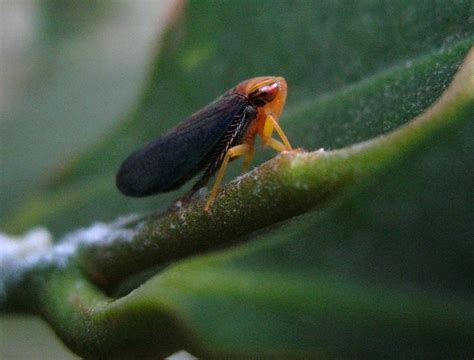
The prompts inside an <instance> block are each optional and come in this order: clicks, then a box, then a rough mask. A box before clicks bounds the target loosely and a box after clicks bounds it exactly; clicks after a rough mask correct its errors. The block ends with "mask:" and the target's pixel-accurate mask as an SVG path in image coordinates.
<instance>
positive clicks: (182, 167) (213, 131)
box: [116, 94, 248, 197]
mask: <svg viewBox="0 0 474 360" xmlns="http://www.w3.org/2000/svg"><path fill="white" fill-rule="evenodd" d="M247 106H248V100H247V99H246V98H245V97H243V96H241V95H239V94H227V95H224V96H222V97H220V98H219V99H217V100H216V101H214V102H213V103H211V104H209V105H208V106H206V107H205V108H203V109H202V110H200V111H198V112H197V113H195V114H193V115H191V116H190V117H189V118H187V119H186V120H184V121H183V122H181V123H180V124H178V125H177V126H176V127H174V128H173V129H171V130H170V131H168V132H167V133H166V134H164V135H163V136H161V137H160V138H158V139H156V140H154V141H152V142H151V143H149V144H148V145H146V146H145V147H144V148H143V149H140V150H138V151H136V152H134V153H133V154H132V155H130V156H129V157H128V158H127V159H126V160H125V161H124V162H123V164H122V166H121V167H120V169H119V171H118V173H117V177H116V184H117V187H118V189H119V190H120V191H121V192H122V193H123V194H125V195H128V196H136V197H141V196H147V195H152V194H155V193H159V192H166V191H170V190H173V189H176V188H178V187H179V186H181V185H182V184H183V183H184V182H185V181H187V180H188V179H190V178H191V177H192V176H194V175H195V174H196V173H198V172H199V171H200V170H202V168H203V167H204V166H206V164H207V162H206V157H207V156H208V155H209V153H210V152H211V151H212V149H213V147H214V146H215V145H216V144H217V143H218V142H219V140H220V139H221V138H222V136H224V134H225V133H226V130H227V128H228V126H229V125H230V124H231V123H232V120H233V119H234V118H235V117H238V116H241V114H242V113H243V111H245V108H246V107H247Z"/></svg>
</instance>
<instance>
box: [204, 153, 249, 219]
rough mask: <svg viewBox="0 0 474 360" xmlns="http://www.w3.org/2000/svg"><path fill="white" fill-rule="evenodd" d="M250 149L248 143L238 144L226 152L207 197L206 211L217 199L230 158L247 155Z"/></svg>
mask: <svg viewBox="0 0 474 360" xmlns="http://www.w3.org/2000/svg"><path fill="white" fill-rule="evenodd" d="M249 151H250V146H249V145H248V144H241V145H237V146H234V147H231V148H230V149H229V150H228V151H227V153H226V154H225V157H224V160H223V161H222V165H221V167H220V169H219V172H218V173H217V176H216V181H215V182H214V185H213V186H212V190H211V193H210V195H209V198H208V199H207V202H206V205H205V206H204V210H205V211H209V208H210V207H211V205H212V203H213V202H214V200H215V199H216V196H217V191H218V190H219V186H220V185H221V182H222V179H223V178H224V174H225V169H226V168H227V165H228V164H229V160H230V159H232V158H234V157H237V156H243V155H246V154H247V153H248V152H249Z"/></svg>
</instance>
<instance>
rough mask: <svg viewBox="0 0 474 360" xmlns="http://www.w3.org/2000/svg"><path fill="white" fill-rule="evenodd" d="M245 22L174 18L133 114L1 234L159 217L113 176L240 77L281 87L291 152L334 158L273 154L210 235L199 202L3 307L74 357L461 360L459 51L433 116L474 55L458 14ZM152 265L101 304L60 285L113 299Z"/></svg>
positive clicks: (38, 278) (465, 265) (467, 276)
mask: <svg viewBox="0 0 474 360" xmlns="http://www.w3.org/2000/svg"><path fill="white" fill-rule="evenodd" d="M252 4H253V3H252ZM252 4H251V3H250V2H218V3H215V2H206V1H195V2H192V1H191V2H189V4H188V7H187V9H186V12H185V16H184V17H183V18H182V19H181V20H180V21H178V22H177V23H176V24H175V25H174V26H173V27H172V28H170V29H169V32H168V34H167V36H166V38H165V40H164V43H163V47H162V48H161V50H160V55H159V57H158V59H157V61H156V63H155V67H154V71H153V73H152V76H151V77H150V79H149V85H148V88H147V90H146V92H145V94H144V97H143V99H142V101H141V103H140V104H139V106H138V107H137V110H136V112H135V113H133V114H132V116H131V117H130V118H129V119H127V121H126V122H124V124H123V125H122V126H121V127H120V128H119V129H118V130H117V131H116V132H115V133H114V134H113V135H111V136H110V138H108V139H106V140H104V142H102V143H100V144H98V145H97V146H96V147H95V148H93V149H91V150H90V151H89V152H88V153H87V154H84V155H83V156H81V157H80V158H79V159H78V160H77V161H76V162H75V163H74V164H72V165H71V167H70V169H69V172H68V173H67V174H65V175H64V176H63V177H60V178H58V179H56V181H55V183H54V184H51V186H50V188H49V190H48V191H47V192H42V193H39V194H38V195H37V197H36V198H35V199H33V200H32V201H31V202H28V203H27V204H26V205H25V207H24V208H23V209H22V210H19V212H18V213H17V214H16V216H15V217H14V218H12V219H10V220H9V221H8V226H9V227H10V228H12V229H13V228H15V229H22V228H26V227H29V226H31V225H32V224H34V223H36V222H42V223H46V224H48V226H50V227H51V228H52V229H54V230H55V231H56V232H58V233H60V232H63V231H65V230H66V229H71V228H73V227H75V226H76V225H77V224H78V223H79V224H86V223H88V222H91V221H96V220H101V219H109V218H113V217H115V216H116V215H118V214H121V213H125V212H128V211H131V210H132V209H133V210H134V211H137V210H141V211H145V210H151V209H157V208H158V207H161V208H165V207H166V206H167V205H168V204H169V202H170V201H171V199H172V198H174V197H177V196H178V195H176V194H171V195H167V196H162V197H160V198H158V199H152V200H150V201H147V202H143V203H139V204H136V202H134V201H133V200H129V199H122V198H120V197H119V196H118V195H116V194H115V190H114V189H113V186H112V184H113V172H114V171H115V169H116V167H117V165H118V164H119V163H120V161H121V160H122V159H123V158H124V157H125V156H126V155H127V153H128V152H129V151H130V148H131V147H136V146H139V144H141V143H143V142H145V141H146V140H148V139H149V138H150V134H154V133H157V134H158V133H159V132H162V131H164V130H165V129H167V128H169V127H170V126H171V125H172V124H174V123H176V122H177V121H179V120H180V119H182V118H183V117H185V116H186V115H187V114H189V113H190V112H192V111H193V110H195V109H197V108H199V107H200V106H202V105H204V104H206V103H207V102H209V101H210V100H211V99H212V98H213V97H215V96H217V95H219V94H220V93H222V92H223V89H225V88H228V87H231V86H233V85H234V84H235V83H237V82H238V81H240V80H242V79H245V78H248V77H252V76H256V75H262V74H275V75H283V76H285V77H286V78H287V80H288V82H289V91H290V97H289V103H288V111H287V112H286V113H285V115H284V116H283V118H282V121H281V123H282V126H283V128H284V129H285V131H286V132H287V133H288V136H289V138H290V140H292V142H293V143H294V144H295V145H296V146H301V147H304V148H307V149H308V150H315V149H318V148H320V147H324V148H325V149H329V150H334V149H336V150H335V151H326V152H317V151H313V152H310V153H290V154H283V155H281V156H279V157H277V158H276V159H273V160H271V161H270V162H268V163H266V164H264V165H263V166H261V167H260V168H258V169H257V170H255V171H254V172H252V173H250V174H247V175H246V176H243V177H242V178H240V179H238V180H237V181H235V182H233V183H231V184H230V185H229V186H227V187H226V188H225V189H224V191H222V194H221V196H219V197H218V199H217V201H216V204H215V212H214V213H213V214H212V215H211V216H209V215H206V216H207V217H206V216H205V215H203V214H202V212H198V210H199V209H200V206H201V205H202V204H201V203H200V201H199V200H198V201H196V202H195V203H193V204H192V205H191V206H190V207H189V209H182V210H181V211H180V212H177V213H173V214H168V215H165V216H163V217H161V216H160V215H158V214H155V215H154V216H151V217H149V218H145V220H144V221H145V223H140V224H139V225H138V226H136V229H141V230H140V231H142V232H140V233H139V236H136V237H133V238H132V239H131V240H130V239H129V240H130V241H128V242H127V241H116V242H114V241H111V242H110V243H104V244H102V246H101V245H100V244H99V245H97V244H92V246H91V247H87V246H85V247H83V248H80V252H79V254H78V256H77V257H75V258H74V261H72V262H71V264H70V266H69V267H67V268H60V269H49V268H48V269H47V270H46V271H45V270H44V269H43V271H42V272H40V273H39V274H35V272H34V271H33V272H32V275H30V276H28V275H27V276H26V277H25V281H24V283H23V285H24V286H23V287H20V288H18V289H16V293H15V294H14V296H13V298H14V299H18V301H19V303H21V305H22V306H24V307H25V308H27V309H29V310H33V311H35V312H36V313H38V314H40V315H41V316H43V317H44V318H45V319H47V320H48V322H49V323H50V324H51V325H52V326H53V328H54V329H55V330H56V331H57V332H58V334H59V335H60V336H61V338H62V339H63V340H64V341H65V342H66V343H67V344H68V345H69V346H70V347H71V349H73V350H74V351H76V352H78V353H79V354H81V355H83V356H88V357H101V358H102V357H111V358H114V357H118V356H121V357H130V358H132V357H138V356H150V357H152V356H165V355H168V354H170V353H172V352H173V351H176V350H180V349H182V348H184V349H186V350H188V351H190V352H192V353H193V354H196V355H198V356H200V357H202V358H228V357H230V358H267V357H268V358H271V357H280V358H344V357H347V358H353V357H361V358H367V357H375V358H381V357H383V358H406V357H409V358H434V357H439V358H466V357H469V356H471V353H470V352H471V351H472V349H471V347H470V344H471V343H472V334H473V333H474V311H473V308H472V302H473V300H474V296H473V295H474V294H473V292H472V285H471V284H472V282H473V278H472V274H473V273H474V271H473V270H474V266H473V262H472V258H473V255H474V249H473V246H472V234H473V226H472V214H473V213H474V208H473V207H474V205H473V201H472V196H469V195H470V194H472V191H473V184H474V173H473V172H472V171H471V169H472V168H474V157H473V156H472V154H473V150H474V140H473V134H474V123H473V121H472V119H474V53H473V52H472V50H471V52H470V55H469V57H468V58H467V59H466V61H465V63H464V66H463V69H462V70H461V71H460V73H458V75H457V76H456V78H455V79H454V81H453V84H452V86H451V87H450V88H449V90H448V91H447V92H446V93H445V94H444V95H443V97H442V98H441V99H440V100H439V101H438V102H436V100H437V99H438V98H439V97H440V95H441V94H442V93H443V91H444V90H445V88H446V87H447V86H448V84H449V83H451V81H452V80H453V75H454V73H455V72H456V70H457V68H458V66H459V65H460V63H461V61H462V59H464V58H465V57H466V55H467V54H468V52H469V49H471V48H472V45H473V44H474V31H473V30H472V29H474V26H473V25H474V23H473V22H474V4H473V3H472V2H470V1H459V2H455V3H453V2H449V3H448V2H407V1H391V2H388V1H387V2H377V3H373V2H371V1H359V2H357V4H348V3H347V2H342V1H341V2H339V1H331V2H329V1H327V2H318V3H310V2H300V3H288V2H277V1H274V2H262V3H261V4H259V6H258V7H255V6H254V5H253V6H251V5H252ZM211 76H212V78H211ZM435 102H436V104H434V103H435ZM432 104H434V105H433V106H432V107H429V106H430V105H432ZM428 107H429V108H428ZM404 124H405V125H404ZM351 145H352V146H351ZM268 155H270V154H268V153H265V156H268ZM263 158H264V157H261V158H260V159H261V160H263ZM282 190H288V192H285V191H282ZM45 204H47V206H46V205H45ZM183 214H184V218H185V220H193V221H192V222H191V221H182V222H179V216H180V215H183ZM186 216H189V217H187V218H186ZM285 219H286V220H285ZM282 220H283V221H282ZM75 224H76V225H75ZM143 224H145V226H143ZM239 224H240V225H241V227H240V229H239V227H238V226H239ZM171 225H173V226H171ZM176 225H179V226H178V227H177V226H176ZM206 227H207V228H208V229H209V232H205V231H203V229H205V228H206ZM258 229H261V230H260V231H256V230H258ZM109 240H110V239H109ZM147 241H148V243H147ZM236 241H239V242H243V241H245V242H246V243H245V244H240V245H238V246H234V247H233V248H230V249H229V248H228V249H223V250H220V251H218V252H216V253H213V254H208V255H201V256H195V257H193V258H191V259H184V260H182V261H180V262H176V261H175V259H176V258H180V257H184V256H189V255H191V254H193V253H196V252H201V251H204V250H208V249H209V248H216V247H219V246H222V245H223V244H228V243H229V242H236ZM189 249H191V250H189ZM171 260H173V261H171ZM76 261H77V263H76ZM153 265H161V266H163V267H164V266H166V265H169V266H168V267H166V268H162V269H160V270H161V271H159V272H158V273H157V274H156V275H155V276H153V277H152V278H151V279H150V280H148V281H147V282H145V283H144V284H143V285H142V286H140V287H139V288H137V289H134V291H132V292H130V293H129V294H128V295H125V296H122V297H118V298H116V299H114V298H111V297H107V296H105V295H104V293H103V291H102V290H100V289H98V288H97V287H95V286H93V285H91V283H90V282H89V281H88V280H84V279H83V278H82V277H83V273H82V272H80V271H77V270H76V266H79V267H80V268H81V270H85V271H86V272H87V273H88V274H89V275H92V277H93V278H94V279H95V280H96V281H97V282H100V280H101V278H102V279H106V280H109V281H110V282H111V283H112V285H117V284H118V283H119V282H120V281H122V280H124V279H125V278H126V277H127V276H129V275H139V273H140V272H141V271H142V270H144V269H146V268H149V267H151V266H153ZM76 271H77V272H76ZM122 285H123V286H124V287H126V286H125V284H122ZM33 305H34V306H33Z"/></svg>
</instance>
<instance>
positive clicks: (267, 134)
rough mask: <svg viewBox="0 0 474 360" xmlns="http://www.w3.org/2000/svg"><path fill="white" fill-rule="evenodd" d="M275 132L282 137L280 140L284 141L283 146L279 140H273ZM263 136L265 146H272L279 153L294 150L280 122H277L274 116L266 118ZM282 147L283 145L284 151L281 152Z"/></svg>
mask: <svg viewBox="0 0 474 360" xmlns="http://www.w3.org/2000/svg"><path fill="white" fill-rule="evenodd" d="M273 130H275V131H276V132H277V133H278V135H279V136H280V139H281V140H282V141H283V144H282V143H280V142H279V141H278V140H275V139H273V138H272V134H273ZM261 136H262V140H263V145H264V146H270V147H272V148H273V149H275V150H276V151H279V152H281V151H284V150H287V151H290V150H293V148H292V147H291V145H290V142H289V141H288V138H287V137H286V135H285V133H284V132H283V130H282V128H281V127H280V125H279V124H278V121H276V120H275V118H274V117H273V116H272V115H267V117H266V118H265V123H264V125H263V132H262V134H261ZM280 145H283V150H281V146H280Z"/></svg>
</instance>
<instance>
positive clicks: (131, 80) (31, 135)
mask: <svg viewBox="0 0 474 360" xmlns="http://www.w3.org/2000/svg"><path fill="white" fill-rule="evenodd" d="M177 5H179V4H177V2H176V1H174V0H159V1H152V0H139V1H127V0H117V1H115V0H114V1H106V0H85V1H61V0H59V1H57V0H20V1H17V0H1V1H0V164H1V170H0V181H1V189H0V217H8V215H9V214H11V212H13V211H14V210H15V209H16V208H18V206H20V204H21V203H22V202H23V201H26V200H27V199H28V198H29V197H30V196H31V194H33V193H34V192H36V191H38V189H40V188H41V187H43V186H44V185H45V184H46V183H47V182H48V181H49V179H50V178H51V173H54V172H57V171H58V170H59V169H60V168H61V164H65V163H67V162H68V161H70V159H71V157H73V156H74V154H76V153H77V152H78V151H79V152H80V151H83V150H84V149H86V148H88V147H89V146H91V145H92V144H94V143H96V142H97V141H100V138H101V137H103V136H106V135H107V133H108V131H109V130H110V129H111V128H113V127H114V126H116V124H117V123H118V122H120V120H122V119H123V118H124V117H125V116H126V114H127V113H128V112H129V111H130V109H131V107H132V106H133V105H134V104H135V103H136V102H137V100H138V97H139V96H140V91H141V89H142V87H143V84H144V82H145V80H146V74H147V71H148V70H149V69H150V66H151V65H152V61H153V58H154V56H155V53H156V51H157V50H158V47H159V44H160V42H159V39H160V34H161V32H162V30H163V28H164V27H165V25H166V24H167V22H168V21H169V19H170V18H171V17H172V15H173V12H174V11H175V8H176V6H177ZM0 231H1V229H0ZM0 251H1V249H0ZM0 358H1V359H4V360H9V359H53V358H54V359H76V358H77V357H76V356H75V355H73V354H72V353H71V352H70V351H69V350H67V349H66V348H65V347H64V345H63V344H62V343H61V342H60V341H59V340H58V339H57V338H56V336H55V335H54V333H53V332H52V330H51V329H50V328H49V326H48V325H46V324H45V323H44V322H43V321H42V320H39V319H37V318H30V317H26V316H21V317H16V316H3V317H2V318H0Z"/></svg>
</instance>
